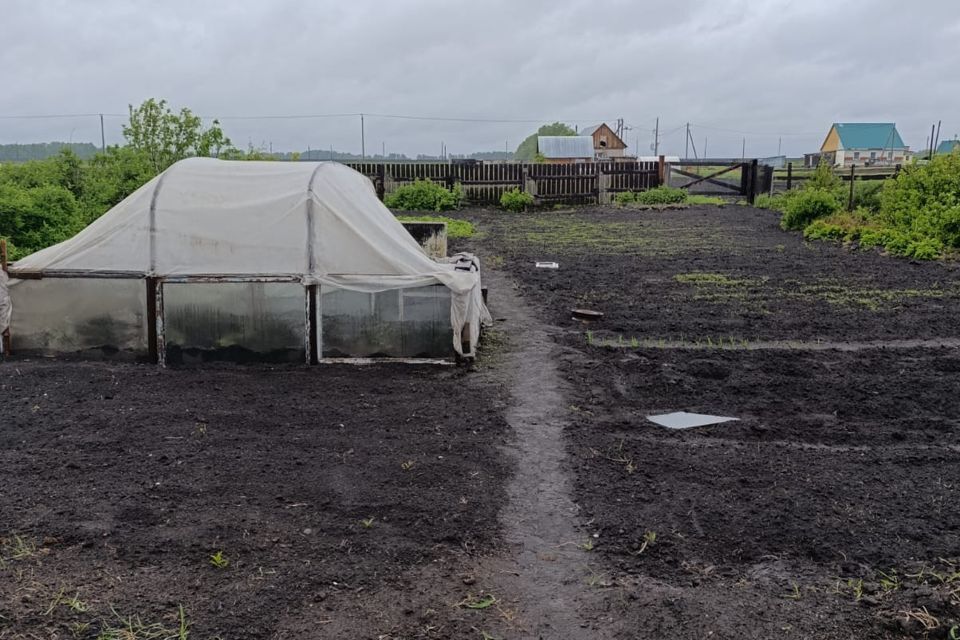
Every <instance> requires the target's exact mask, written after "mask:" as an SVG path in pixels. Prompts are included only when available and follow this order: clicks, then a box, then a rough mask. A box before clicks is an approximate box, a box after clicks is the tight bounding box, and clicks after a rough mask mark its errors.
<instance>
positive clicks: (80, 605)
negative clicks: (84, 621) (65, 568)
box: [43, 587, 87, 616]
mask: <svg viewBox="0 0 960 640" xmlns="http://www.w3.org/2000/svg"><path fill="white" fill-rule="evenodd" d="M65 591H66V590H65V589H64V588H63V587H61V588H60V591H58V592H57V594H56V595H55V596H54V597H53V601H52V602H51V603H50V606H49V607H47V610H46V611H45V612H44V613H43V615H45V616H48V615H50V614H51V613H53V610H54V609H56V608H57V606H59V605H63V606H65V607H67V608H68V609H70V610H71V611H73V612H74V613H83V612H85V611H86V610H87V603H85V602H84V601H83V600H81V599H80V594H79V593H77V594H76V595H74V596H72V597H69V596H66V595H65Z"/></svg>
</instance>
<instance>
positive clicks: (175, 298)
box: [163, 282, 306, 364]
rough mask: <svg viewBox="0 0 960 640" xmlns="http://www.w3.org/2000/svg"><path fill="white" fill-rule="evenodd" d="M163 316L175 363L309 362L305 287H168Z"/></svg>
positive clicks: (193, 284) (277, 284)
mask: <svg viewBox="0 0 960 640" xmlns="http://www.w3.org/2000/svg"><path fill="white" fill-rule="evenodd" d="M163 316H164V320H163V327H164V335H165V343H166V358H167V363H169V364H182V363H191V362H207V361H212V360H229V361H234V362H248V361H258V362H303V361H304V359H305V355H304V354H305V351H304V339H305V338H304V336H305V327H306V293H305V289H304V287H303V285H300V284H296V283H284V282H215V283H208V282H167V283H164V284H163Z"/></svg>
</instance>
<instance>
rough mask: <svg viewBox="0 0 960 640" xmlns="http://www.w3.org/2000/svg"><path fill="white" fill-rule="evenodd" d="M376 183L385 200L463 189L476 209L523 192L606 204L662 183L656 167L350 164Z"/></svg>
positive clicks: (540, 197) (543, 198)
mask: <svg viewBox="0 0 960 640" xmlns="http://www.w3.org/2000/svg"><path fill="white" fill-rule="evenodd" d="M344 164H346V165H347V166H349V167H351V168H353V169H355V170H356V171H359V172H360V173H362V174H364V175H365V176H367V177H369V178H370V179H371V180H373V183H374V185H375V186H376V188H377V194H378V195H379V196H380V198H381V199H383V197H384V195H385V194H388V193H390V192H391V191H393V190H394V189H396V188H397V187H398V186H400V185H402V184H405V183H409V182H413V181H414V180H418V179H430V180H433V181H434V182H439V183H440V184H443V185H444V186H446V187H452V186H453V185H454V184H460V185H461V186H462V187H463V191H464V196H465V198H466V200H467V202H468V203H470V204H481V205H483V204H498V203H499V202H500V196H501V195H503V192H504V191H509V190H511V189H515V188H518V189H520V190H521V191H526V192H527V193H529V194H530V195H532V196H534V197H535V198H536V199H537V201H538V202H540V203H546V202H564V203H606V202H609V201H610V200H611V199H612V197H613V195H614V194H616V193H619V192H622V191H644V190H646V189H651V188H653V187H656V186H658V185H659V184H660V183H661V179H660V177H661V175H662V174H661V169H660V167H659V164H658V163H656V162H588V163H582V164H545V163H544V164H539V163H535V164H527V163H520V162H511V163H442V162H408V163H401V162H396V163H391V162H387V163H383V162H346V163H344Z"/></svg>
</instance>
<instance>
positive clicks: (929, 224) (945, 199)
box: [879, 153, 960, 247]
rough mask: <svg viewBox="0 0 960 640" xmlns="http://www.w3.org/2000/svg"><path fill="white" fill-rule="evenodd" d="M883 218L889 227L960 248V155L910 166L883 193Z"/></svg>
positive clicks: (946, 155)
mask: <svg viewBox="0 0 960 640" xmlns="http://www.w3.org/2000/svg"><path fill="white" fill-rule="evenodd" d="M879 218H880V219H881V220H882V221H883V222H884V223H885V224H887V225H888V226H891V227H893V228H895V229H901V230H903V231H906V232H910V233H913V234H917V235H919V236H922V237H930V238H934V239H936V240H938V241H939V242H941V243H942V244H944V245H946V246H950V247H960V153H949V154H944V155H939V156H934V158H933V159H931V160H930V162H929V163H927V164H925V165H916V166H908V167H906V168H905V169H904V170H903V171H901V172H900V174H899V175H898V176H897V177H896V178H895V179H893V180H889V181H888V182H887V184H886V185H885V186H884V188H883V190H882V191H881V192H880V213H879Z"/></svg>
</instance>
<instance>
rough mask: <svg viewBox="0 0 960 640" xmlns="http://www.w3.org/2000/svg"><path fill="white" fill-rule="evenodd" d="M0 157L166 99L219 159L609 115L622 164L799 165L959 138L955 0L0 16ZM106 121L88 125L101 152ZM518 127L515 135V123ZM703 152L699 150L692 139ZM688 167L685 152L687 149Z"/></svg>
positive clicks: (609, 0) (509, 138)
mask: <svg viewBox="0 0 960 640" xmlns="http://www.w3.org/2000/svg"><path fill="white" fill-rule="evenodd" d="M0 70H2V72H0V78H2V83H0V87H2V88H0V116H2V117H0V143H9V142H39V141H49V140H70V139H72V140H73V141H74V142H77V141H90V142H96V143H98V144H99V141H100V128H99V127H100V125H99V118H97V117H76V118H44V119H18V118H8V117H6V116H19V115H48V114H87V113H101V112H102V113H106V114H125V113H126V111H127V105H128V104H131V103H132V104H138V103H140V102H141V101H142V100H144V99H146V98H150V97H156V98H166V99H167V100H168V101H169V102H170V103H171V104H172V105H173V106H175V107H177V108H179V107H181V106H186V107H189V108H191V109H192V110H193V111H194V112H196V113H198V114H201V115H203V116H215V117H219V118H221V120H222V122H223V127H224V129H225V131H226V133H227V135H228V136H230V137H231V138H232V139H233V141H234V143H235V144H237V145H238V146H242V147H246V146H247V144H248V143H252V144H253V145H254V146H258V147H259V146H261V145H263V146H269V145H270V144H271V143H272V145H273V149H274V150H300V149H306V148H307V147H308V146H309V147H311V148H314V149H317V148H321V149H328V148H329V147H330V146H331V145H332V146H333V147H334V148H335V149H337V150H343V151H351V152H355V153H359V152H360V148H361V140H360V121H359V117H358V116H347V117H333V118H301V119H279V118H277V119H235V118H233V117H235V116H281V115H317V114H340V113H347V114H354V113H360V112H364V113H368V114H393V115H406V116H418V117H425V118H434V117H436V118H462V119H479V120H514V122H466V121H437V120H409V119H400V118H385V117H380V116H373V115H371V116H368V117H367V118H366V119H365V124H366V150H367V153H368V154H369V153H379V152H380V151H381V149H382V148H383V147H384V146H385V148H386V151H387V153H390V152H402V153H406V154H408V155H414V154H417V153H434V154H436V153H438V152H439V150H440V144H441V141H442V142H445V143H446V146H447V149H448V151H449V152H450V153H467V152H471V151H484V150H502V149H503V148H504V147H505V146H508V147H509V148H511V149H514V148H515V147H516V145H517V144H518V143H519V141H520V140H521V139H522V138H523V137H524V136H526V135H527V134H529V133H531V132H532V131H533V130H535V129H536V127H537V125H538V123H539V122H540V121H548V120H551V121H552V120H556V119H559V120H562V121H565V122H568V123H570V124H576V125H578V126H581V127H582V126H587V125H591V124H595V123H597V122H599V121H606V122H608V123H611V124H613V122H614V121H615V120H616V119H617V118H623V119H624V120H625V122H626V123H627V125H628V126H630V127H632V129H631V130H630V131H628V132H627V134H626V136H625V138H626V141H627V143H628V144H629V146H630V148H631V149H634V148H636V147H637V146H639V149H640V152H641V154H648V153H650V151H649V146H650V144H651V143H652V141H653V128H654V121H655V118H656V117H658V116H659V118H660V129H661V133H662V134H663V135H662V142H661V151H665V152H666V153H671V154H672V153H681V154H682V153H683V151H684V129H683V126H684V123H686V122H688V121H689V122H690V123H692V124H691V127H692V130H693V134H694V139H695V141H696V145H697V147H698V151H699V152H700V154H701V155H703V149H702V147H703V146H704V145H706V147H707V154H708V155H710V156H733V155H736V156H739V155H740V150H741V139H742V138H743V137H744V136H745V137H746V148H747V155H752V156H766V155H773V154H775V153H776V152H777V147H778V139H779V138H782V145H783V146H782V150H783V152H784V153H787V154H791V155H794V154H801V153H803V152H805V151H807V152H808V151H814V150H816V149H817V148H818V147H819V145H820V142H821V141H822V139H823V137H824V135H825V134H826V132H827V129H828V128H829V125H830V123H831V122H833V121H854V122H855V121H866V122H880V121H887V122H890V121H893V122H896V123H897V125H898V128H899V130H900V132H901V134H902V136H903V138H904V140H905V142H906V143H907V144H908V145H910V147H911V148H913V149H918V148H922V147H924V145H925V141H926V136H927V135H928V134H929V129H930V124H931V122H936V121H937V120H938V119H942V120H943V129H942V132H941V138H952V137H954V135H955V134H957V133H960V2H958V0H929V1H918V0H914V1H913V2H905V1H904V0H876V1H868V0H843V1H840V0H830V1H827V0H823V1H821V0H798V1H792V0H752V1H750V2H746V1H739V0H723V1H722V2H720V1H715V0H710V1H707V0H702V1H698V0H686V1H684V0H670V1H669V2H642V1H640V0H633V1H621V2H618V1H614V0H583V1H581V0H544V1H541V0H522V1H521V0H489V1H486V0H470V1H459V0H392V1H385V2H373V1H368V0H349V1H346V0H340V1H337V2H323V1H317V0H314V1H310V2H307V1H302V2H297V1H292V0H291V1H279V0H270V1H269V2H268V1H266V0H259V1H256V2H254V1H251V0H231V1H230V2H214V1H207V0H192V1H189V2H185V1H180V0H163V1H162V2H157V1H149V2H147V1H142V2H138V1H132V0H97V1H95V2H94V1H87V2H84V1H80V0H61V1H55V0H0ZM124 120H125V118H124V117H122V115H114V116H111V115H108V116H107V117H106V136H107V143H108V144H110V143H117V142H120V141H121V139H122V136H121V129H120V128H121V125H122V123H123V122H124ZM522 120H531V122H516V121H522ZM705 139H706V142H705V141H704V140H705ZM691 154H692V152H691Z"/></svg>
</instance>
